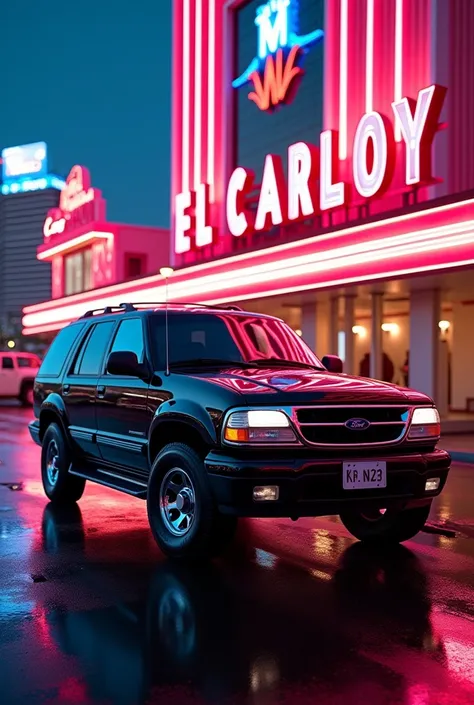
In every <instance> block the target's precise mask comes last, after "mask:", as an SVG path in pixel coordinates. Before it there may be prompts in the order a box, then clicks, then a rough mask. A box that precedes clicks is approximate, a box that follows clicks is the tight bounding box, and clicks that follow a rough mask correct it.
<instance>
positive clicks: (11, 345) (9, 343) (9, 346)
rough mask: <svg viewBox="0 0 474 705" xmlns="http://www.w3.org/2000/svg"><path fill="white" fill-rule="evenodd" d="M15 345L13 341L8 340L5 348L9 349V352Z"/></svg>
mask: <svg viewBox="0 0 474 705" xmlns="http://www.w3.org/2000/svg"><path fill="white" fill-rule="evenodd" d="M15 344H16V343H15V341H14V340H9V341H8V343H7V347H8V348H10V350H13V348H14V347H15Z"/></svg>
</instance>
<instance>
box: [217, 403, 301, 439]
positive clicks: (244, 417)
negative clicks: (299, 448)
mask: <svg viewBox="0 0 474 705" xmlns="http://www.w3.org/2000/svg"><path fill="white" fill-rule="evenodd" d="M224 440H226V441H230V442H231V443H295V442H296V436H295V434H294V433H293V429H292V428H291V426H290V419H289V418H288V416H287V415H286V414H285V413H284V412H283V411H276V410H273V409H250V410H249V411H234V412H233V413H232V414H230V415H229V417H228V419H227V423H226V425H225V428H224Z"/></svg>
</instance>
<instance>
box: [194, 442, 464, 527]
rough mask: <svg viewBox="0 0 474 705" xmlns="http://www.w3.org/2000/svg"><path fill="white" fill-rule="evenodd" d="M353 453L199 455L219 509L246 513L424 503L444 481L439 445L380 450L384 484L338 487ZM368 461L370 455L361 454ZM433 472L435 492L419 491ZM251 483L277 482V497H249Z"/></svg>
mask: <svg viewBox="0 0 474 705" xmlns="http://www.w3.org/2000/svg"><path fill="white" fill-rule="evenodd" d="M357 456H358V457H357V458H350V457H347V458H344V459H342V458H334V457H329V458H317V459H316V458H309V457H281V456H280V457H279V458H275V459H268V458H263V457H260V458H255V457H250V456H241V457H235V456H232V455H231V454H229V453H227V452H225V451H212V452H211V453H209V455H208V456H207V458H206V460H205V465H206V469H207V471H208V476H209V479H210V483H211V488H212V492H213V494H214V497H215V499H216V502H217V504H218V506H219V510H220V511H221V512H223V513H226V514H235V515H237V516H247V517H292V518H296V517H304V516H324V515H330V514H340V513H341V512H342V511H345V510H347V509H356V510H359V509H360V510H363V509H365V508H376V507H378V508H380V509H386V508H388V507H394V506H399V507H400V508H404V507H413V506H420V505H423V504H427V503H428V502H430V501H431V500H432V498H433V497H436V496H437V495H438V494H439V493H440V492H441V491H442V489H443V487H444V485H445V484H446V480H447V477H448V472H449V468H450V465H451V457H450V455H449V453H447V452H446V451H444V450H434V451H432V452H425V453H421V452H411V453H406V452H405V454H399V455H387V456H384V455H383V454H382V453H381V454H380V455H378V456H377V458H376V460H381V461H385V462H386V463H387V487H385V488H383V489H370V490H344V489H343V487H342V463H343V461H350V460H352V459H354V460H364V458H363V457H360V456H359V454H357ZM365 459H366V460H368V461H369V460H374V458H373V457H372V458H365ZM431 477H439V478H440V485H439V488H438V490H436V491H435V492H429V493H427V492H426V491H425V483H426V480H427V479H429V478H431ZM257 485H278V487H279V499H278V500H277V501H273V502H255V501H254V500H253V488H254V487H255V486H257Z"/></svg>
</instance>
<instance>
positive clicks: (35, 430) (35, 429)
mask: <svg viewBox="0 0 474 705" xmlns="http://www.w3.org/2000/svg"><path fill="white" fill-rule="evenodd" d="M28 430H29V432H30V436H31V437H32V439H33V440H34V442H35V443H37V444H38V445H39V446H40V445H41V439H40V425H39V421H38V419H35V420H34V421H31V422H30V423H29V424H28Z"/></svg>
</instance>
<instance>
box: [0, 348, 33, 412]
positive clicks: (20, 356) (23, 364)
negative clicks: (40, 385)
mask: <svg viewBox="0 0 474 705" xmlns="http://www.w3.org/2000/svg"><path fill="white" fill-rule="evenodd" d="M40 365H41V360H40V358H39V357H38V356H37V355H33V354H32V353H26V352H21V353H20V352H19V353H17V352H0V399H19V400H20V401H21V403H22V404H23V406H32V405H33V385H34V382H35V377H36V374H37V372H38V369H39V367H40Z"/></svg>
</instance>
